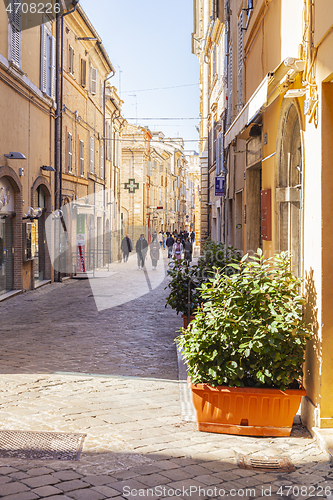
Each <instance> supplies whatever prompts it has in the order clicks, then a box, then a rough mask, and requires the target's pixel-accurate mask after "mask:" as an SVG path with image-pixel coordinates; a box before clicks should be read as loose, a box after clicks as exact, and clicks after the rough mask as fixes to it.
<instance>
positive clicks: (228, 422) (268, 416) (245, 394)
mask: <svg viewBox="0 0 333 500" xmlns="http://www.w3.org/2000/svg"><path fill="white" fill-rule="evenodd" d="M188 387H190V388H191V389H192V400H193V404H194V407H195V409H196V412H197V422H198V430H199V431H205V432H218V433H221V434H238V435H242V436H290V433H291V428H292V425H293V421H294V417H295V415H296V413H297V410H298V408H299V405H300V402H301V397H302V396H305V395H306V391H305V390H304V389H288V390H286V391H281V390H280V389H265V388H254V387H253V388H252V387H226V386H218V387H211V386H210V385H207V384H196V385H194V384H192V382H191V381H190V380H188Z"/></svg>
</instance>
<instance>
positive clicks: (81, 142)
mask: <svg viewBox="0 0 333 500" xmlns="http://www.w3.org/2000/svg"><path fill="white" fill-rule="evenodd" d="M80 175H81V177H83V176H84V142H83V141H80Z"/></svg>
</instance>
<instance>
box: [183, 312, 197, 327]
mask: <svg viewBox="0 0 333 500" xmlns="http://www.w3.org/2000/svg"><path fill="white" fill-rule="evenodd" d="M182 318H183V320H184V328H187V327H188V317H187V314H182ZM194 318H195V316H193V315H192V314H191V316H190V322H191V321H192V320H193V319H194Z"/></svg>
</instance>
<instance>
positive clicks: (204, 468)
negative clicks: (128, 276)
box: [0, 264, 333, 500]
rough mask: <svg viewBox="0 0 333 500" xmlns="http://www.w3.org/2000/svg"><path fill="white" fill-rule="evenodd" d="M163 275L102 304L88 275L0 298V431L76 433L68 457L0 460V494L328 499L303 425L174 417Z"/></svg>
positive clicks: (325, 467) (20, 497) (322, 459)
mask: <svg viewBox="0 0 333 500" xmlns="http://www.w3.org/2000/svg"><path fill="white" fill-rule="evenodd" d="M119 265H120V264H119ZM117 279H119V277H118V274H114V280H115V286H116V285H117ZM165 284H166V282H164V283H162V284H161V285H160V286H159V287H157V288H156V289H155V290H153V291H152V292H151V293H148V294H146V295H144V296H142V297H139V298H138V299H136V300H132V301H131V302H128V303H125V304H122V305H120V306H117V307H114V308H112V309H106V310H103V311H102V312H98V311H97V309H96V306H95V302H94V299H93V297H92V296H91V295H92V294H91V288H90V285H89V282H88V281H75V280H70V281H66V282H64V283H62V284H58V283H54V284H52V285H49V286H46V287H44V288H40V289H38V290H35V291H31V292H27V293H25V294H24V295H20V296H17V297H14V298H13V299H11V300H9V301H6V302H3V303H2V304H0V314H1V323H0V335H1V337H0V338H1V344H0V345H1V349H0V382H1V396H0V430H26V431H58V432H80V433H84V434H86V438H85V441H84V447H83V451H82V454H81V456H80V459H79V460H78V461H59V460H58V461H52V460H23V459H13V458H11V459H8V458H1V457H0V497H1V498H4V499H6V500H9V499H11V500H30V499H31V500H33V499H38V498H47V499H49V500H53V499H76V500H102V499H106V498H107V499H122V498H131V499H134V498H153V499H155V498H165V499H166V498H184V499H186V498H193V499H195V498H201V499H205V498H211V499H216V498H230V499H231V498H255V499H258V500H259V499H263V498H267V497H269V498H277V499H279V498H288V499H291V498H310V497H322V498H327V497H329V496H330V495H329V494H330V491H331V490H332V491H333V470H332V469H331V465H330V462H329V460H328V456H327V455H326V454H324V453H323V452H321V451H320V449H319V448H318V447H317V445H316V442H315V441H314V440H313V439H312V438H311V437H310V435H309V434H308V433H307V431H306V430H305V429H304V428H303V427H302V426H295V427H294V429H293V431H292V435H291V437H290V438H250V437H236V436H228V435H223V434H211V433H203V432H198V431H197V430H196V426H195V423H193V422H190V421H184V420H182V418H181V395H182V397H184V393H185V390H184V382H179V381H178V365H177V353H176V348H175V345H174V343H173V339H174V337H175V332H176V331H177V330H178V328H179V326H180V325H181V319H180V318H179V317H177V316H176V315H175V314H174V313H173V311H171V310H170V309H165V307H164V303H165V296H166V291H165V290H164V286H165ZM180 389H181V391H180ZM236 453H241V454H244V455H252V456H266V457H272V456H274V457H289V458H290V460H291V461H292V463H293V465H294V466H295V468H296V471H295V472H290V473H288V472H276V471H273V472H262V471H255V470H243V469H240V468H239V467H238V465H237V461H236Z"/></svg>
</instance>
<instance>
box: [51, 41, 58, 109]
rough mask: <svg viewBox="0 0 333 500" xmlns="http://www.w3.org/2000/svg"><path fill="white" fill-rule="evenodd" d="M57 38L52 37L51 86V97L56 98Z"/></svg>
mask: <svg viewBox="0 0 333 500" xmlns="http://www.w3.org/2000/svg"><path fill="white" fill-rule="evenodd" d="M56 50H57V47H56V39H55V38H54V37H53V36H52V37H51V88H50V97H52V99H53V100H55V90H56Z"/></svg>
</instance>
